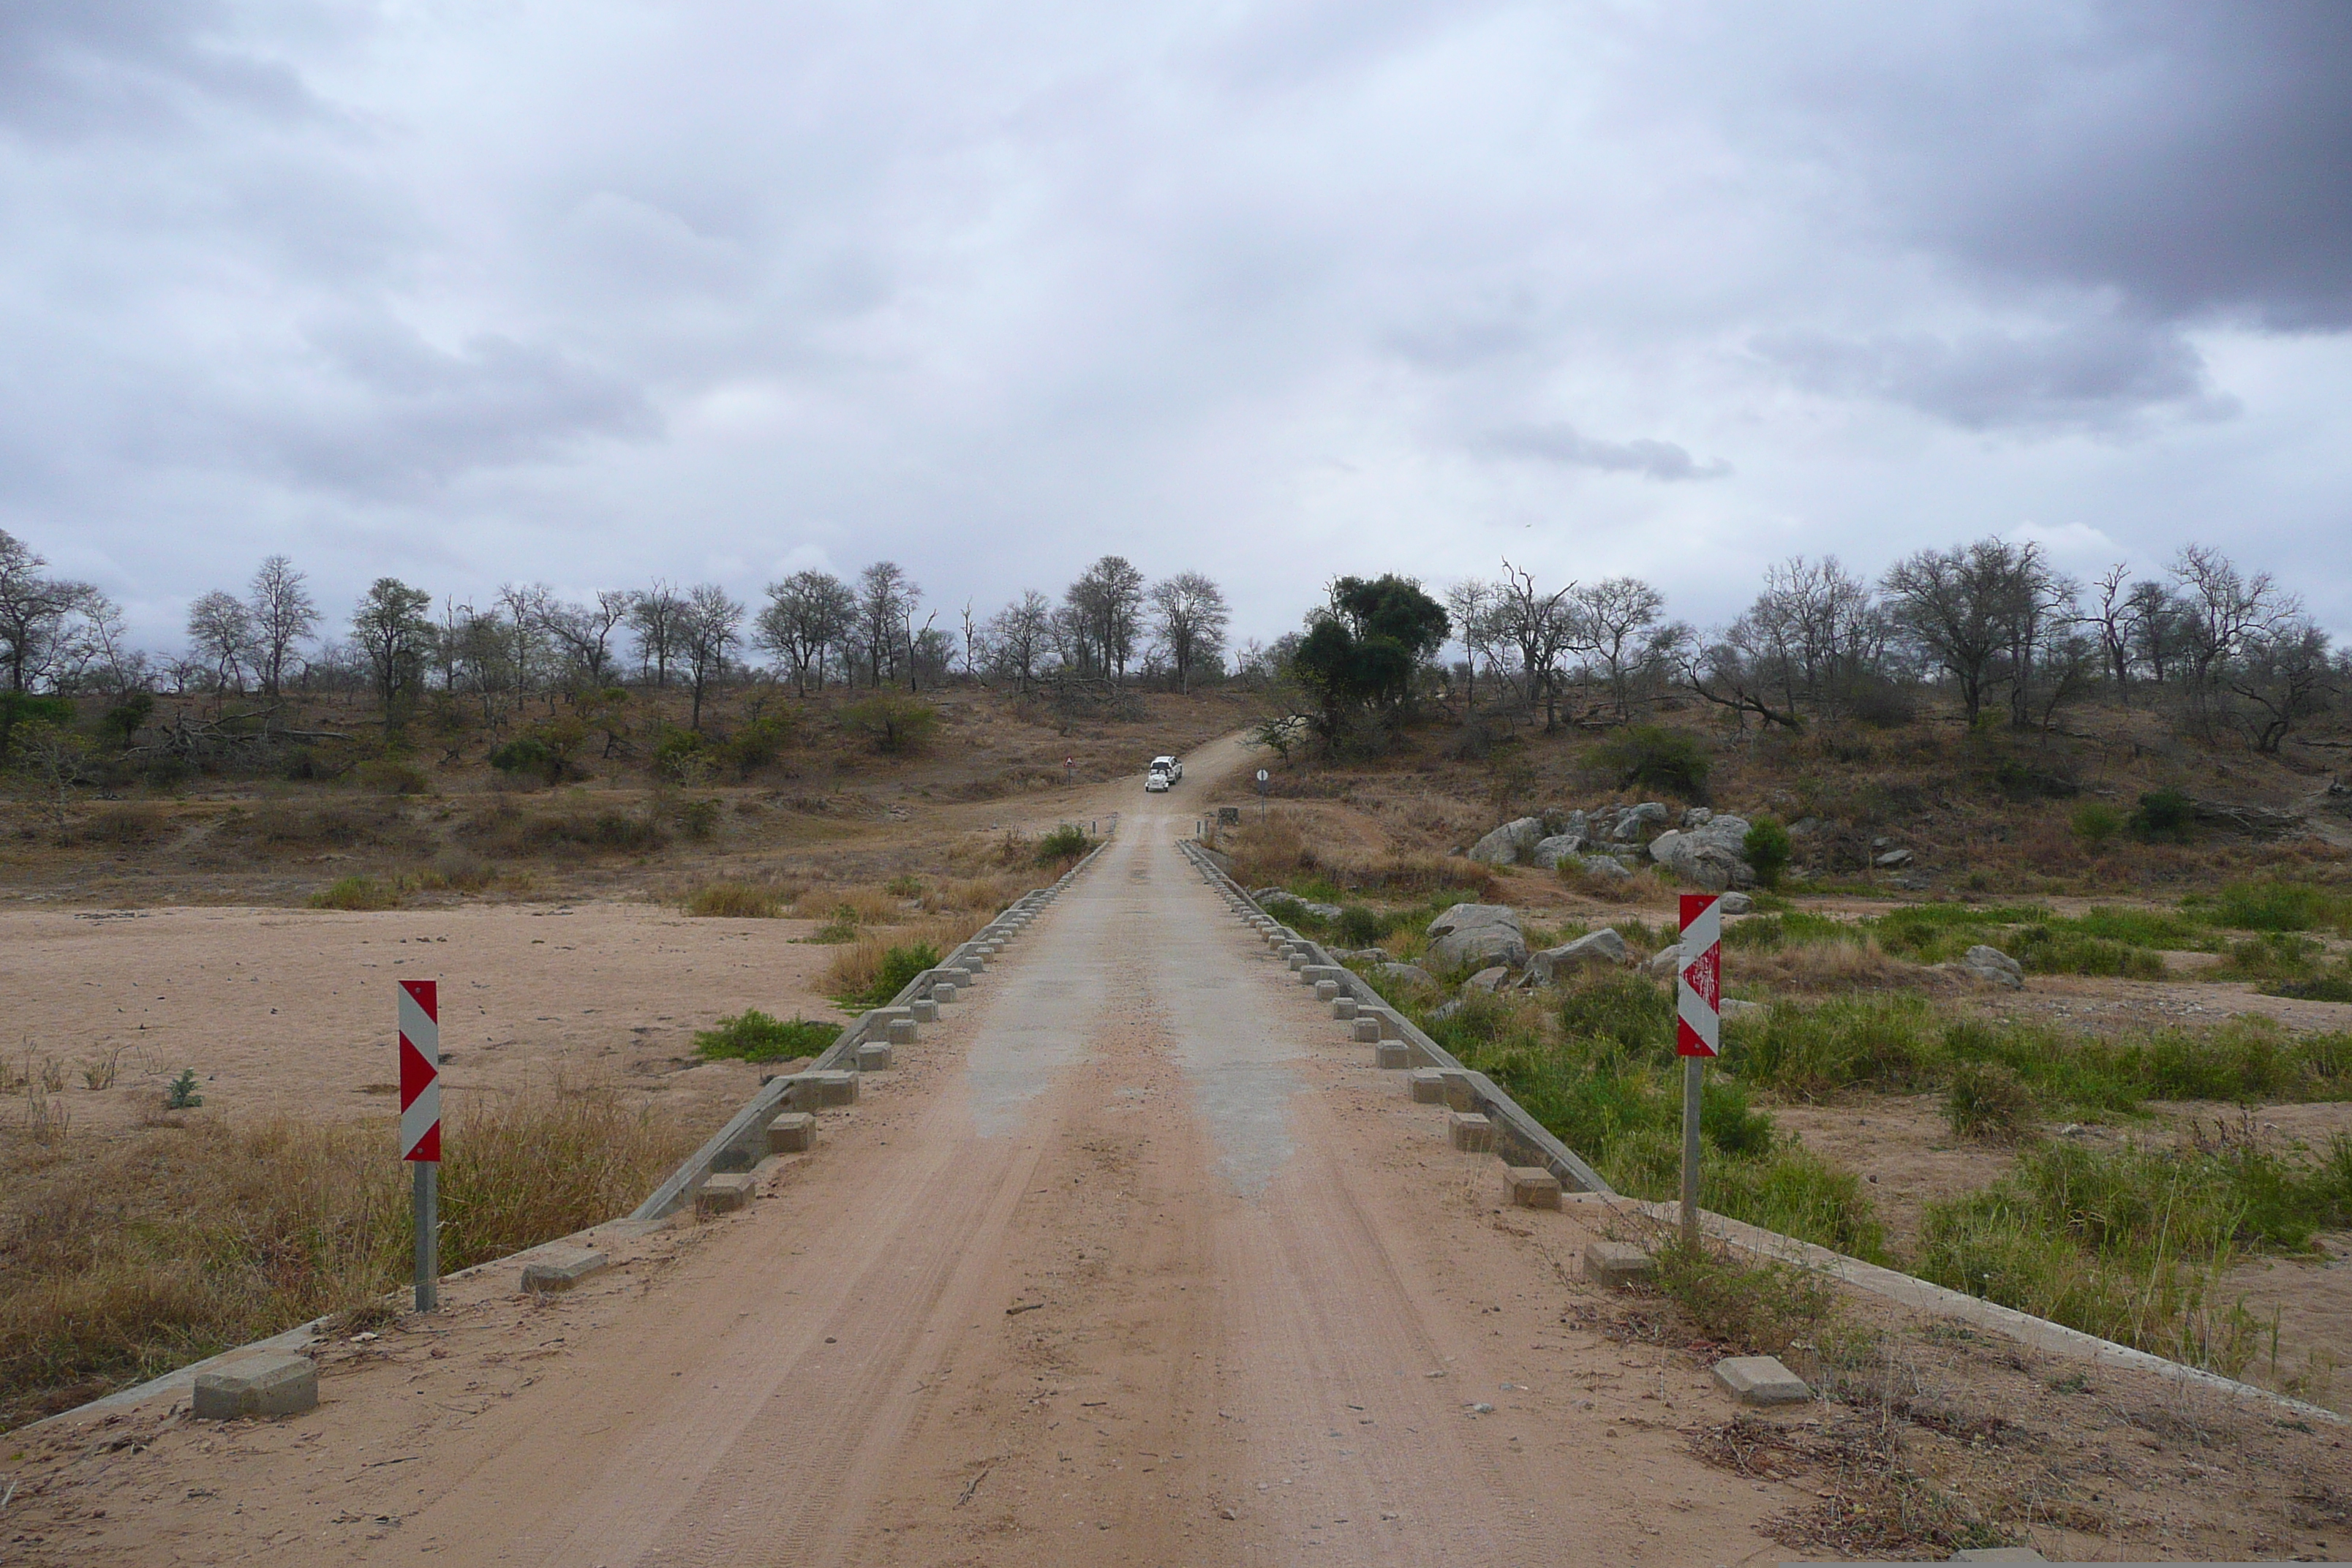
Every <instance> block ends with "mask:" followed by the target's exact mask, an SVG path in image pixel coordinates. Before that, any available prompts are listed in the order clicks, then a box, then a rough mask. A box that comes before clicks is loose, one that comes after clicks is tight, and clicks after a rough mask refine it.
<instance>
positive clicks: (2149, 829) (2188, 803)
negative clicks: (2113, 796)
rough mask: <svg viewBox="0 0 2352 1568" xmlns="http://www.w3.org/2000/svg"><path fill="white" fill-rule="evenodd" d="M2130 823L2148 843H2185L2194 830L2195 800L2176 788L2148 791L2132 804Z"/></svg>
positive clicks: (2135, 834) (2136, 835)
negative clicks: (2134, 804)
mask: <svg viewBox="0 0 2352 1568" xmlns="http://www.w3.org/2000/svg"><path fill="white" fill-rule="evenodd" d="M2130 826H2131V830H2132V836H2133V837H2136V838H2140V839H2144V840H2146V841H2147V842H2148V843H2150V844H2156V843H2168V844H2186V843H2188V842H2189V836H2190V835H2191V834H2193V833H2194V832H2195V831H2196V829H2197V803H2196V802H2195V801H2193V800H2191V799H2189V797H2188V796H2187V795H2183V794H2181V793H2180V792H2179V790H2177V789H2172V788H2169V787H2168V788H2165V789H2156V790H2150V791H2148V792H2147V794H2146V795H2141V796H2140V797H2139V804H2138V805H2136V806H2134V807H2132V814H2131V821H2130Z"/></svg>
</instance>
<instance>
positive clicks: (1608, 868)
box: [1584, 855, 1633, 882]
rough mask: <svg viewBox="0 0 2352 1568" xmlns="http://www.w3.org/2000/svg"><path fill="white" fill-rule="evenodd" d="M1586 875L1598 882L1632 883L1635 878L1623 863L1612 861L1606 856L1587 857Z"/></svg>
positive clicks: (1585, 863) (1585, 864)
mask: <svg viewBox="0 0 2352 1568" xmlns="http://www.w3.org/2000/svg"><path fill="white" fill-rule="evenodd" d="M1584 874H1585V875H1586V876H1588V877H1590V878H1591V879H1593V880H1594V881H1596V882H1624V881H1630V880H1632V879H1633V872H1631V871H1629V870H1627V869H1626V868H1625V863H1624V862H1623V861H1622V860H1612V859H1611V858H1609V857H1608V856H1606V855H1587V856H1585V857H1584Z"/></svg>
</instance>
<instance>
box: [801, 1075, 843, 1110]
mask: <svg viewBox="0 0 2352 1568" xmlns="http://www.w3.org/2000/svg"><path fill="white" fill-rule="evenodd" d="M801 1079H802V1081H803V1082H804V1083H806V1084H807V1085H808V1093H809V1095H810V1098H808V1099H805V1100H801V1101H800V1102H799V1103H801V1104H803V1105H814V1106H818V1107H823V1106H827V1105H855V1104H856V1103H857V1075H856V1073H854V1072H808V1073H803V1074H801Z"/></svg>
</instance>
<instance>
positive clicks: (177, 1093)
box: [163, 1068, 205, 1110]
mask: <svg viewBox="0 0 2352 1568" xmlns="http://www.w3.org/2000/svg"><path fill="white" fill-rule="evenodd" d="M204 1102H205V1097H204V1096H203V1095H201V1094H199V1093H197V1092H196V1069H195V1068H181V1069H180V1076H179V1077H177V1078H175V1079H173V1080H172V1082H171V1086H170V1087H169V1088H167V1089H164V1090H163V1109H164V1110H195V1109H196V1107H198V1106H200V1105H202V1104H203V1103H204Z"/></svg>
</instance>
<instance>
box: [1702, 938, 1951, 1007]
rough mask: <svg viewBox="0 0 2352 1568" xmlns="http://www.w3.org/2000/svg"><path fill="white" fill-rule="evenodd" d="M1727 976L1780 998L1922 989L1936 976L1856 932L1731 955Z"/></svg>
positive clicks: (1751, 949) (1746, 987)
mask: <svg viewBox="0 0 2352 1568" xmlns="http://www.w3.org/2000/svg"><path fill="white" fill-rule="evenodd" d="M1724 973H1725V974H1726V976H1727V978H1729V979H1730V980H1732V981H1735V982H1736V983H1737V984H1738V985H1739V986H1740V987H1741V988H1742V989H1748V988H1751V987H1752V988H1756V989H1760V990H1763V991H1767V992H1769V993H1772V994H1776V995H1777V994H1793V995H1802V996H1824V995H1834V994H1842V993H1844V992H1849V991H1896V990H1906V989H1910V990H1916V989H1924V988H1926V987H1928V986H1931V985H1933V984H1935V983H1936V976H1935V975H1934V974H1933V973H1930V972H1929V971H1928V970H1927V969H1925V968H1922V967H1921V966H1920V965H1918V964H1916V963H1905V962H1904V961H1903V960H1902V959H1899V958H1890V957H1889V956H1887V955H1886V954H1885V953H1884V952H1880V951H1879V948H1878V944H1877V943H1876V942H1873V941H1871V940H1870V938H1869V937H1868V936H1867V935H1866V934H1864V933H1863V932H1861V931H1856V932H1855V933H1854V938H1853V941H1851V942H1791V943H1790V944H1789V945H1788V946H1786V947H1780V948H1764V949H1757V948H1743V949H1740V950H1738V952H1734V953H1733V954H1732V955H1731V958H1730V961H1729V962H1728V963H1727V964H1726V965H1725V970H1724Z"/></svg>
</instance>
